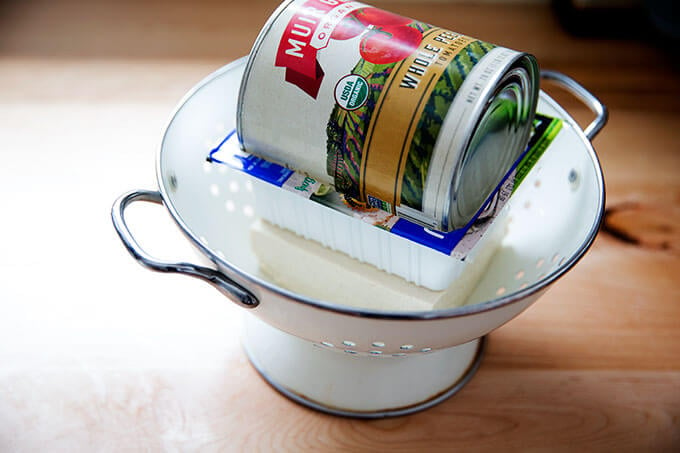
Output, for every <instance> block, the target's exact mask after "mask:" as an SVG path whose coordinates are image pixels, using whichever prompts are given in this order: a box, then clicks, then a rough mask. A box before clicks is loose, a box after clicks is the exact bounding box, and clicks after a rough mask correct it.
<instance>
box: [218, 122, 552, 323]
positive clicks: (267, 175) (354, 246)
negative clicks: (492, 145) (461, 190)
mask: <svg viewBox="0 0 680 453" xmlns="http://www.w3.org/2000/svg"><path fill="white" fill-rule="evenodd" d="M561 126H562V122H561V120H558V119H554V118H549V117H546V116H543V115H539V114H537V115H536V119H535V121H534V128H533V130H532V136H531V139H530V141H529V144H528V146H527V149H526V150H525V152H524V153H523V154H522V156H520V158H519V159H518V160H517V162H516V163H515V165H514V166H513V167H512V169H511V170H510V171H509V172H508V174H507V175H506V177H505V178H504V180H503V181H502V182H501V184H500V185H499V187H498V188H497V189H496V191H494V193H492V195H491V196H490V197H489V199H488V200H487V203H486V205H485V206H484V207H483V208H482V209H480V211H479V212H478V213H477V215H476V216H475V218H474V219H473V221H471V222H470V224H468V225H467V226H466V227H465V228H461V229H459V230H454V231H452V232H449V233H442V232H438V231H434V230H430V229H428V228H425V227H422V226H420V225H416V224H414V223H412V222H410V221H408V220H405V219H402V218H399V217H396V216H393V215H391V214H389V213H387V212H384V211H381V210H378V209H375V208H371V209H366V208H363V207H360V206H356V205H354V204H352V203H351V202H350V201H349V200H346V199H344V197H343V196H342V195H341V194H338V193H337V192H335V191H333V190H332V188H329V187H326V186H323V185H321V184H319V183H318V182H316V181H315V180H314V179H312V178H310V177H309V176H306V175H305V174H303V173H300V172H296V171H293V170H290V169H287V168H285V167H282V166H280V165H278V164H274V163H271V162H268V161H266V160H264V159H261V158H258V157H256V156H253V155H250V154H248V153H246V152H244V151H243V150H241V149H240V148H239V144H238V140H237V139H236V137H235V135H234V133H233V132H232V133H230V134H229V135H228V136H227V137H226V138H225V139H224V140H223V141H222V142H221V143H220V144H219V145H218V146H217V147H215V148H214V149H213V150H211V152H210V154H209V156H208V160H209V161H210V162H212V163H214V164H215V165H227V166H229V167H231V168H234V169H236V170H239V171H242V172H243V173H246V174H248V175H250V176H251V177H252V185H253V191H254V193H255V197H256V207H255V208H256V214H257V215H258V216H259V217H260V218H262V219H264V222H260V223H258V224H256V225H255V226H254V227H253V231H252V239H253V241H252V242H253V244H252V245H253V249H254V250H255V253H256V254H257V256H258V259H259V262H260V265H261V268H262V270H263V272H264V273H265V274H266V276H267V277H268V278H270V279H271V280H272V281H273V282H275V283H276V284H278V285H280V286H282V287H284V288H287V289H289V290H293V291H296V292H299V293H301V294H304V295H306V296H309V297H314V298H318V299H324V300H331V301H335V302H338V303H343V304H347V305H353V306H364V307H368V306H367V305H366V304H364V303H363V302H358V301H360V299H363V300H366V301H368V300H370V301H371V303H370V304H369V305H370V306H371V308H376V309H388V310H422V309H438V308H445V307H451V306H457V305H460V304H462V303H464V302H465V300H466V299H467V296H468V295H469V293H470V292H471V291H472V289H474V286H475V285H476V283H477V282H478V280H479V277H481V275H482V273H483V270H484V269H485V268H486V266H487V265H488V263H489V260H490V259H491V256H493V253H494V252H495V250H496V249H497V248H498V246H499V244H500V242H501V240H502V236H503V233H504V231H505V225H506V224H507V215H506V214H504V207H505V204H506V202H507V201H508V199H509V198H510V197H511V195H512V193H513V192H514V191H515V189H516V188H517V187H518V186H519V185H520V184H521V182H522V181H523V180H524V178H525V176H526V174H527V173H528V172H529V170H531V168H532V167H533V166H534V164H535V163H536V161H538V159H539V158H540V156H541V155H542V154H543V153H544V152H545V151H546V149H547V148H548V147H549V145H550V143H551V142H552V141H553V140H554V138H555V137H556V136H557V134H558V133H559V130H560V129H561ZM291 244H296V246H295V247H292V245H291ZM282 250H286V251H287V252H286V253H285V254H283V253H282ZM284 255H285V256H287V258H285V256H284ZM305 262H307V263H310V262H314V263H317V265H314V266H311V265H309V264H306V265H302V264H301V263H305ZM321 263H323V266H322V265H321ZM284 267H285V269H283V268H284ZM312 270H313V272H312ZM326 271H329V272H330V274H329V275H333V274H335V275H336V277H334V279H335V280H336V281H339V280H347V281H348V282H349V283H350V285H347V287H345V286H344V285H341V284H340V283H333V284H330V283H329V282H328V281H326V279H325V278H324V277H322V276H319V277H312V274H313V275H326ZM377 271H382V272H377ZM320 273H323V274H320ZM387 274H389V275H387ZM340 275H342V277H339V276H340ZM329 279H330V277H329ZM312 280H314V281H312ZM323 282H325V283H323ZM352 282H354V283H352ZM359 282H361V283H359ZM454 284H455V288H454V287H453V285H454ZM338 285H341V286H343V288H344V289H340V286H338ZM361 287H364V288H361ZM388 287H389V288H390V289H387V288H388ZM325 288H334V290H333V291H325ZM368 288H373V289H368ZM378 288H382V289H381V290H379V289H378ZM396 288H398V289H396ZM381 291H382V292H381ZM359 293H361V294H378V293H381V294H392V295H394V297H392V298H391V301H388V300H387V299H389V298H388V297H380V298H379V299H380V300H378V298H372V297H361V298H358V297H355V296H356V295H358V294H359ZM336 294H342V296H341V299H342V300H338V299H337V297H336ZM398 294H401V296H399V295H398ZM410 295H413V296H410ZM350 300H351V301H350ZM398 301H399V302H398ZM400 307H401V308H400Z"/></svg>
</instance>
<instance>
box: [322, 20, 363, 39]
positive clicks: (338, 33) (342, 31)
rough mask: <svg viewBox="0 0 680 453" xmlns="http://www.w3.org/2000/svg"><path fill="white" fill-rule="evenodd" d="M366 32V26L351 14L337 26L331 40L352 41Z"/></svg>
mask: <svg viewBox="0 0 680 453" xmlns="http://www.w3.org/2000/svg"><path fill="white" fill-rule="evenodd" d="M364 30H366V25H364V24H363V23H361V22H360V21H359V19H357V18H356V17H354V16H353V15H351V14H350V15H348V16H346V17H345V18H344V19H342V21H341V22H340V23H339V24H338V25H336V26H335V29H334V30H333V33H331V39H337V40H339V41H344V40H346V39H352V38H355V37H357V36H359V35H360V34H361V33H363V31H364Z"/></svg>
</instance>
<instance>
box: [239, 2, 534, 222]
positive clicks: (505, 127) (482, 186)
mask: <svg viewBox="0 0 680 453" xmlns="http://www.w3.org/2000/svg"><path fill="white" fill-rule="evenodd" d="M537 79H538V68H537V65H536V62H535V60H534V58H533V57H532V56H530V55H528V54H526V53H522V52H517V51H514V50H510V49H507V48H504V47H499V46H495V45H493V44H489V43H486V42H483V41H480V40H477V39H474V38H471V37H468V36H465V35H461V34H459V33H455V32H453V31H449V30H446V29H443V28H439V27H435V26H432V25H429V24H426V23H423V22H419V21H416V20H413V19H409V18H406V17H402V16H399V15H396V14H393V13H390V12H387V11H383V10H381V9H378V8H374V7H371V6H368V5H365V4H362V3H359V2H354V1H343V0H293V1H288V2H285V3H283V4H282V5H281V6H280V7H279V8H278V10H277V11H276V12H275V13H274V14H273V16H272V17H271V18H270V19H269V21H268V23H267V24H266V25H265V27H264V29H263V30H262V32H261V33H260V35H259V37H258V39H257V41H256V43H255V46H254V48H253V51H252V53H251V55H250V58H249V61H248V65H247V67H246V71H245V74H244V76H243V80H242V83H241V90H240V94H239V103H238V112H237V130H238V135H239V139H240V141H241V145H242V147H243V148H244V149H245V150H246V151H248V152H250V153H252V154H255V155H258V156H260V157H263V158H265V159H268V160H271V161H274V162H277V163H280V164H283V165H285V166H287V167H289V168H292V169H295V170H298V171H302V172H305V173H307V174H309V175H310V176H312V177H313V178H315V179H317V180H318V181H320V182H322V183H325V184H329V185H332V186H334V187H335V189H336V190H337V191H338V192H340V193H342V194H344V196H345V197H348V198H351V199H352V200H354V201H356V202H359V203H365V204H366V205H368V206H370V207H374V208H378V209H382V210H384V211H387V212H391V213H393V214H397V215H399V216H401V217H404V218H407V219H409V220H412V221H414V222H416V223H419V224H421V225H424V226H427V227H430V228H434V229H437V230H440V231H450V230H453V229H456V228H461V227H463V226H465V225H466V224H467V223H468V222H469V221H470V219H472V218H473V217H474V216H475V215H476V214H477V213H478V212H479V211H480V210H482V209H483V208H484V204H485V202H486V201H487V199H488V197H489V196H490V195H491V194H492V193H493V192H494V190H496V188H497V186H498V185H499V183H500V182H501V181H502V179H503V178H504V176H505V175H506V174H507V173H508V171H509V170H510V169H511V167H512V165H513V164H514V163H515V161H516V160H517V159H518V158H519V157H520V155H521V154H522V152H523V151H524V149H525V147H526V144H527V141H528V137H529V132H530V128H531V122H532V120H533V115H534V111H535V108H536V102H537V99H538V81H537Z"/></svg>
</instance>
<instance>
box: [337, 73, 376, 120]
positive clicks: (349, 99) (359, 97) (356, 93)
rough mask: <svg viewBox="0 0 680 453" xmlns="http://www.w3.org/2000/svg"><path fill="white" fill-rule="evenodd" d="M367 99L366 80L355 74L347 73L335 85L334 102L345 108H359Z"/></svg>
mask: <svg viewBox="0 0 680 453" xmlns="http://www.w3.org/2000/svg"><path fill="white" fill-rule="evenodd" d="M366 99H368V82H366V79H364V78H363V77H361V76H360V75H356V74H349V75H346V76H345V77H343V78H342V79H340V81H339V82H338V84H337V85H335V102H337V103H338V105H339V106H340V107H342V108H343V109H345V110H350V111H351V110H356V109H358V108H361V107H362V106H363V105H364V104H365V103H366Z"/></svg>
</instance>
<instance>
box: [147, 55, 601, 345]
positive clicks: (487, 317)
mask: <svg viewBox="0 0 680 453" xmlns="http://www.w3.org/2000/svg"><path fill="white" fill-rule="evenodd" d="M243 66H244V61H243V60H240V61H239V62H237V63H234V64H232V66H230V67H228V68H226V69H223V70H222V71H220V72H219V74H218V75H216V76H214V78H211V80H212V81H211V82H209V83H207V84H205V85H203V86H202V88H200V89H198V90H197V91H196V92H195V93H194V94H193V95H192V96H191V97H190V98H189V100H188V101H187V102H186V104H184V107H182V108H181V109H180V111H179V113H178V114H177V115H176V117H175V119H174V120H173V121H172V122H171V124H170V126H169V129H168V132H167V135H166V137H165V140H164V142H163V149H162V152H161V158H160V174H159V179H160V181H161V185H162V187H163V188H164V191H165V196H166V200H167V201H168V202H169V203H168V205H169V206H168V207H169V209H170V210H171V211H173V212H174V214H175V216H176V217H177V219H178V220H179V221H180V222H181V223H183V225H184V228H185V229H186V232H187V233H188V234H189V235H191V236H192V237H193V238H194V239H195V241H196V242H198V243H199V244H201V245H202V246H203V247H205V249H206V250H207V251H208V252H209V253H211V254H213V255H214V257H215V259H219V260H220V263H219V264H220V268H221V269H222V270H223V271H224V272H225V273H231V274H232V275H235V277H236V279H237V280H239V281H240V282H242V283H244V284H245V285H246V286H248V287H249V288H250V289H251V290H252V291H253V292H254V293H255V294H256V295H257V296H258V297H259V298H260V300H261V304H260V306H259V307H258V308H256V309H255V310H254V311H253V312H254V313H255V314H256V315H257V316H259V317H260V318H261V319H263V320H265V321H266V322H268V323H270V324H271V325H273V326H275V327H278V328H279V329H281V330H284V331H286V332H289V333H292V334H294V335H296V336H298V337H300V338H304V339H307V340H310V341H312V342H315V343H320V342H322V341H327V342H330V343H333V344H338V343H340V342H342V341H343V340H347V339H349V340H351V341H352V342H353V343H355V344H356V347H355V349H356V350H357V351H358V352H360V353H362V354H368V351H370V348H371V346H370V345H371V344H372V343H373V342H383V343H385V345H386V346H385V353H398V352H401V350H400V346H402V345H405V344H411V345H414V348H412V349H411V350H409V351H407V353H408V354H413V353H418V351H419V350H420V349H422V348H433V349H440V348H445V347H450V346H453V345H457V344H462V343H465V342H468V341H470V340H472V339H474V338H478V337H480V336H482V335H484V334H486V333H488V332H490V331H491V330H493V329H495V328H497V327H499V326H500V325H502V324H504V323H505V322H507V321H508V320H510V319H512V318H513V317H515V316H516V315H517V314H519V313H520V312H521V311H522V310H524V309H525V308H526V307H528V306H529V305H530V304H531V303H532V302H533V301H534V300H535V299H536V298H537V297H538V296H539V295H540V294H541V292H542V291H543V290H544V289H545V285H543V284H540V281H541V280H542V279H546V280H545V282H547V281H549V280H550V279H551V278H553V277H554V274H555V273H560V272H562V271H564V270H565V269H566V268H567V267H568V266H571V265H572V264H573V261H574V260H575V259H576V258H577V257H578V256H579V255H580V253H581V252H582V250H581V249H582V246H583V244H584V243H587V242H588V241H589V240H590V239H591V236H592V232H593V231H594V230H595V227H596V226H597V224H598V221H599V218H598V216H599V214H600V210H601V204H600V202H601V197H602V193H601V191H602V190H603V189H602V186H601V180H600V179H599V167H598V165H597V162H596V161H594V159H593V155H592V154H591V150H590V148H589V144H588V143H587V141H586V140H585V139H584V138H583V136H582V135H579V133H578V132H577V131H576V130H574V129H573V128H572V126H571V125H570V124H569V123H567V124H565V126H564V128H563V131H562V132H561V133H560V135H559V136H558V138H557V139H556V141H555V142H554V146H552V147H551V148H550V150H549V152H548V153H546V155H545V156H544V157H543V158H542V160H541V161H540V162H539V166H538V168H536V169H535V170H534V171H532V172H531V173H530V174H529V175H528V176H527V179H526V180H525V182H524V184H523V186H522V187H521V189H520V190H519V191H518V193H517V194H516V195H515V197H514V198H513V199H512V200H511V203H512V205H511V207H510V215H511V216H512V222H511V224H510V232H509V234H508V236H507V237H506V240H505V241H504V243H503V246H502V248H501V250H500V251H499V253H498V255H497V256H496V258H494V260H493V263H492V265H491V266H490V268H489V270H488V272H487V273H486V275H485V276H484V277H483V279H482V281H481V283H480V284H479V286H478V287H477V289H476V290H475V291H474V293H473V295H472V296H471V300H472V301H473V302H481V301H490V302H486V303H485V304H483V305H480V306H474V305H473V306H470V307H463V308H462V309H458V310H457V311H455V312H451V313H450V315H449V316H448V317H445V318H438V319H421V320H400V319H376V318H375V317H362V316H356V315H355V314H352V313H349V312H348V313H343V312H342V308H341V307H340V308H338V310H340V311H338V310H336V311H332V310H329V309H325V308H322V307H323V306H324V303H323V302H317V303H315V304H316V305H313V304H310V303H307V302H305V301H301V300H297V299H295V298H291V297H289V296H290V294H288V293H286V292H281V291H280V290H278V289H276V288H275V287H273V286H268V285H265V286H261V285H260V284H259V283H260V282H258V281H254V280H253V278H255V279H257V278H258V269H257V262H256V259H255V257H254V255H253V253H252V252H251V251H250V248H249V240H248V230H249V225H250V224H251V222H252V221H254V219H255V217H256V212H257V205H256V203H255V200H254V197H253V193H252V181H249V180H248V179H247V177H245V176H243V175H242V174H240V173H238V172H235V171H232V170H228V169H226V168H224V167H222V168H218V167H216V166H214V165H210V164H207V163H206V162H205V158H206V156H207V155H208V153H209V151H210V149H211V148H212V147H213V146H214V145H215V144H216V143H218V142H219V141H220V140H221V139H222V138H223V137H224V135H225V134H226V132H227V130H230V129H231V128H233V127H234V122H235V109H236V97H237V92H238V85H239V81H240V76H241V73H242V70H243ZM539 111H542V112H545V113H548V114H552V115H560V116H563V117H566V113H564V112H563V111H561V109H559V108H558V107H553V104H552V101H550V100H549V98H548V97H547V96H546V95H544V94H542V98H541V102H540V104H539ZM572 170H574V171H575V174H576V175H577V177H576V179H575V182H570V179H569V176H570V174H571V173H572ZM170 180H173V181H174V184H171V183H170ZM172 187H176V189H173V188H172ZM221 260H226V261H221ZM226 262H229V263H231V266H235V267H236V268H238V269H239V273H238V274H234V273H233V272H231V271H230V270H229V269H227V265H226ZM523 290H524V293H522V297H519V298H517V300H507V299H504V300H501V301H494V300H495V299H497V298H498V297H501V296H503V297H506V298H507V297H508V296H510V297H512V296H513V294H516V293H517V292H518V291H520V292H521V291H523ZM513 299H514V298H513ZM430 314H432V312H430Z"/></svg>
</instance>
